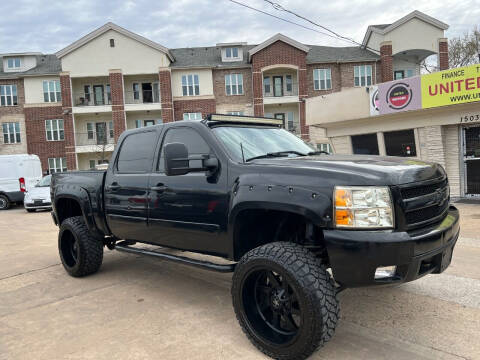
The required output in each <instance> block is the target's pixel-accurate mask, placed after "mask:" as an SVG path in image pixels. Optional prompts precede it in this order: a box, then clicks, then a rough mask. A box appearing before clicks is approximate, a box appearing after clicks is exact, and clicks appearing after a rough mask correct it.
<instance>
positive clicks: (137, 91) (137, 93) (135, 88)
mask: <svg viewBox="0 0 480 360" xmlns="http://www.w3.org/2000/svg"><path fill="white" fill-rule="evenodd" d="M132 88H133V100H138V99H140V85H139V84H138V83H133V84H132Z"/></svg>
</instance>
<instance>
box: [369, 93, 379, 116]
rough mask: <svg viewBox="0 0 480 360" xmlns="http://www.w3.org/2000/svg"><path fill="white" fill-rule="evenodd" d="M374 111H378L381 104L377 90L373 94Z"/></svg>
mask: <svg viewBox="0 0 480 360" xmlns="http://www.w3.org/2000/svg"><path fill="white" fill-rule="evenodd" d="M371 101H372V104H371V105H372V109H375V111H379V110H378V104H379V97H378V89H376V90H375V91H374V92H373V94H372V100H371Z"/></svg>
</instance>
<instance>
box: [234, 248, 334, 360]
mask: <svg viewBox="0 0 480 360" xmlns="http://www.w3.org/2000/svg"><path fill="white" fill-rule="evenodd" d="M232 298H233V306H234V309H235V313H236V316H237V319H238V321H239V323H240V326H241V327H242V330H243V331H244V332H245V334H246V335H247V337H248V338H249V339H250V341H251V342H252V343H253V344H254V345H255V346H256V347H257V348H258V349H259V350H260V351H262V352H264V353H265V354H267V355H269V356H271V357H273V358H276V359H304V358H306V357H308V356H309V355H310V354H312V353H313V352H314V351H315V350H316V349H317V348H318V347H319V346H322V345H323V344H324V343H325V342H327V341H328V340H329V339H330V338H331V337H332V335H333V333H334V331H335V327H336V324H337V320H338V315H339V306H338V300H337V298H336V292H335V289H334V283H333V280H332V279H331V277H330V275H329V274H328V273H327V271H326V268H325V267H324V265H322V264H321V263H320V261H319V260H318V259H317V258H316V257H315V256H314V254H313V253H311V252H310V251H308V250H307V249H306V248H304V247H302V246H300V245H298V244H293V243H287V242H276V243H270V244H267V245H264V246H261V247H258V248H256V249H253V250H251V251H250V252H248V253H247V254H246V255H245V256H244V257H243V258H242V259H241V260H240V262H239V263H238V264H237V267H236V269H235V274H234V276H233V284H232Z"/></svg>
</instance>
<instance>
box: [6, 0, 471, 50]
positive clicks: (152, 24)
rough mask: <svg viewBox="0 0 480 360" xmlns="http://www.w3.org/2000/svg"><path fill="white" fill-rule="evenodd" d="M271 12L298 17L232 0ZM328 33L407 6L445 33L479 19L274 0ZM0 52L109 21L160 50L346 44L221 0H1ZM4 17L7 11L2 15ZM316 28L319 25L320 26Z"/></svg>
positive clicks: (448, 8) (414, 2) (408, 1)
mask: <svg viewBox="0 0 480 360" xmlns="http://www.w3.org/2000/svg"><path fill="white" fill-rule="evenodd" d="M238 1H240V2H243V3H245V4H248V5H250V6H253V7H256V8H259V9H262V10H264V11H268V12H270V13H272V14H274V15H276V16H280V17H284V18H287V19H289V20H291V21H295V22H300V23H303V24H305V25H306V26H309V27H314V25H312V24H308V23H305V22H303V21H302V20H301V19H298V18H296V17H294V16H292V15H289V14H286V13H283V12H279V11H277V10H275V9H273V8H272V7H271V6H270V5H269V4H267V3H265V2H264V1H262V0H238ZM276 1H277V2H279V3H281V4H282V5H283V6H284V7H286V8H289V9H291V10H293V11H296V12H298V13H300V14H303V15H305V16H307V17H308V18H310V19H312V20H314V21H316V22H318V23H320V24H322V25H325V26H327V27H329V28H331V29H332V30H334V31H336V32H338V33H340V34H342V35H345V36H348V37H352V38H354V39H355V40H357V41H359V42H361V41H362V39H363V35H364V34H365V30H366V28H367V26H368V25H369V24H376V23H390V22H393V21H395V20H397V19H398V18H400V17H401V16H403V15H406V14H408V13H409V12H411V11H413V10H414V9H418V10H420V11H423V12H425V13H426V14H428V15H430V16H433V17H434V18H437V19H439V20H441V21H443V22H446V23H447V24H449V25H450V29H449V30H448V31H447V33H446V35H447V36H449V37H452V36H458V35H460V34H462V33H463V32H465V31H467V30H469V29H471V28H472V27H473V26H474V25H475V21H479V20H478V19H480V7H479V6H478V0H465V1H462V2H458V1H451V0H450V1H436V2H434V1H431V0H404V1H401V2H392V1H391V0H368V1H367V0H357V1H347V0H343V1H333V2H326V1H322V2H320V1H312V0H276ZM0 14H2V22H1V24H0V53H1V52H13V51H42V52H45V53H51V52H55V51H58V50H59V49H61V48H63V47H64V46H66V45H68V44H70V43H72V42H73V41H75V40H77V39H78V38H80V37H81V36H83V35H85V34H87V33H88V32H90V31H92V30H94V29H95V28H97V27H99V26H101V25H103V24H104V23H106V22H107V21H113V22H115V23H117V24H118V25H120V26H123V27H125V28H127V29H129V30H131V31H133V32H136V33H139V34H141V35H144V36H146V37H147V38H150V39H152V40H153V41H157V42H159V43H160V44H162V45H164V46H167V47H171V48H174V47H187V46H211V45H214V44H215V43H218V42H227V41H247V42H248V43H251V44H254V43H259V42H261V41H263V40H265V39H266V38H268V37H270V36H271V35H273V34H275V33H278V32H281V33H284V34H285V35H287V36H290V37H292V38H294V39H296V40H298V41H301V42H304V43H308V44H318V45H334V46H348V45H350V44H349V43H346V42H342V41H339V40H334V39H331V38H329V37H326V36H324V35H321V34H318V33H315V32H313V31H310V30H306V29H302V28H300V27H297V26H295V25H292V24H288V23H285V22H282V21H280V20H277V19H274V18H271V17H269V16H266V15H264V14H260V13H258V12H255V11H252V10H250V9H246V8H244V7H241V6H239V5H236V4H234V3H232V2H230V1H228V0H218V1H216V0H175V1H166V0H157V1H147V0H137V1H132V0H128V1H124V2H119V1H114V0H103V1H98V0H78V1H62V2H45V1H40V0H17V1H15V2H11V1H10V2H9V1H1V2H0ZM5 14H8V16H5ZM319 30H321V29H319Z"/></svg>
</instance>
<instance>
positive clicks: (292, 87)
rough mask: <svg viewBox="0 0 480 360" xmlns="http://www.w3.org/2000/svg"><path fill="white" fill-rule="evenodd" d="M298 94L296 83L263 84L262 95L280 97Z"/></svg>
mask: <svg viewBox="0 0 480 360" xmlns="http://www.w3.org/2000/svg"><path fill="white" fill-rule="evenodd" d="M297 95H298V83H289V84H286V83H284V84H283V87H281V86H278V85H277V86H274V85H270V86H265V85H264V86H263V97H268V98H270V97H282V96H297Z"/></svg>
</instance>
